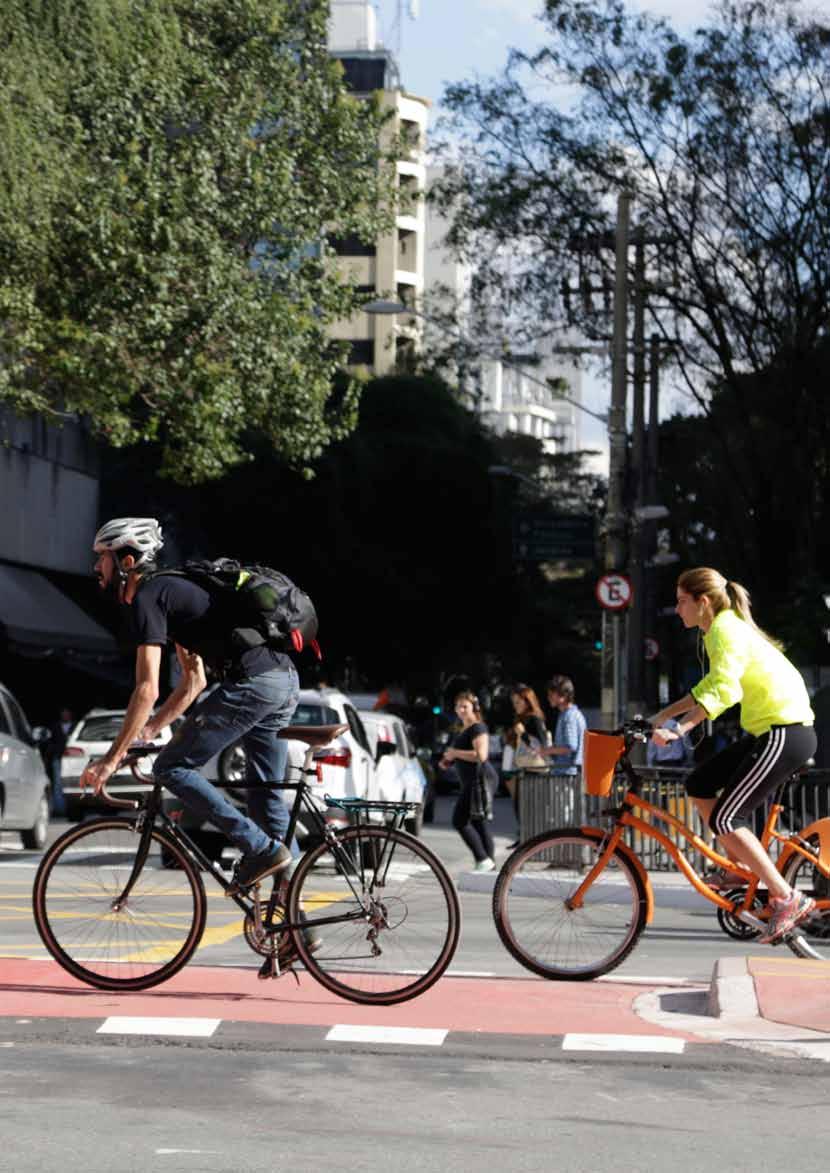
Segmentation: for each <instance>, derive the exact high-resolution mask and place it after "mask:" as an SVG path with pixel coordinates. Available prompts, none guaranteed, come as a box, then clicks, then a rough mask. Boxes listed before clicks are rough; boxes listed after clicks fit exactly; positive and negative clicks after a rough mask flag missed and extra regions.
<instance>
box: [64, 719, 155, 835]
mask: <svg viewBox="0 0 830 1173" xmlns="http://www.w3.org/2000/svg"><path fill="white" fill-rule="evenodd" d="M125 716H126V709H90V711H89V712H88V713H87V714H86V716H84V717H82V718H81V719H80V721H78V722H77V723H76V725H75V728H74V729H73V730H72V732H71V733H70V734H69V737H68V738H67V739H66V748H65V749H64V751H63V757H62V759H61V778H62V781H63V794H64V798H65V799H66V817H67V818H68V819H69V820H70V821H73V822H77V821H78V820H79V819H82V818H83V817H84V815H90V814H100V813H101V812H103V811H107V812H108V813H110V814H111V813H112V810H113V808H112V807H111V806H108V805H107V804H106V803H105V802H104V801H103V799H99V798H96V797H95V796H94V795H93V794H92V793H91V792H90V791H89V790H87V791H86V793H85V794H84V792H83V791H82V790H81V785H80V779H81V774H83V772H84V770H85V769H86V767H87V766H88V765H89V763H90V761H91V760H92V759H93V758H100V757H103V755H104V754H105V753H106V752H107V750H108V749H109V747H110V746H111V745H112V743H113V741H114V740H115V738H116V737H117V736H118V733H119V731H120V729H121V726H122V724H123V722H124V717H125ZM169 740H170V730H169V729H164V730H163V731H162V732H161V734H160V735H159V741H163V742H168V741H169ZM151 768H152V761H151V759H149V758H148V760H147V772H148V773H149V771H150V769H151ZM107 789H108V790H109V791H110V792H111V793H112V794H113V795H114V796H115V797H116V798H137V797H138V796H139V795H140V794H143V793H144V792H145V791H147V790H152V786H151V785H149V784H147V783H144V782H138V781H137V780H136V778H135V777H134V775H133V773H132V771H131V770H130V769H128V768H123V767H122V768H121V769H120V770H117V771H116V773H115V774H113V776H112V778H111V779H110V781H109V782H108V783H107Z"/></svg>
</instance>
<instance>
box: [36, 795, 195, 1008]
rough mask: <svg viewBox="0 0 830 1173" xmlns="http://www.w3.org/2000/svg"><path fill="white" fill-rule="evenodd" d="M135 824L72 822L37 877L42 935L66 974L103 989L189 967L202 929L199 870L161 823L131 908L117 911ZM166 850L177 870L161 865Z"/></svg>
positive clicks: (153, 982)
mask: <svg viewBox="0 0 830 1173" xmlns="http://www.w3.org/2000/svg"><path fill="white" fill-rule="evenodd" d="M134 828H135V823H134V821H132V820H128V819H106V818H103V819H95V820H91V821H89V822H86V823H81V824H80V825H79V826H77V827H71V828H70V829H69V830H68V831H66V832H65V833H64V834H63V835H61V837H60V838H59V839H57V840H56V841H55V842H54V843H53V844H52V846H51V847H50V848H49V850H48V851H47V852H46V854H45V855H44V857H43V859H42V860H41V863H40V867H39V868H38V870H37V873H36V875H35V882H34V888H33V892H32V904H33V909H34V918H35V924H36V925H37V930H38V932H39V934H40V938H41V940H42V941H43V943H44V945H45V946H46V948H47V949H48V950H49V952H50V953H51V955H52V956H53V957H54V959H55V960H56V961H57V962H58V964H59V965H60V966H61V967H62V968H63V969H65V970H66V971H67V973H71V974H72V975H73V977H76V978H78V979H79V980H80V981H82V982H85V983H86V984H87V985H90V986H95V987H96V988H97V989H99V990H146V989H149V988H150V987H151V986H157V985H160V984H161V983H162V982H165V981H167V979H168V978H170V977H172V976H173V974H175V973H177V972H178V971H179V970H180V969H181V968H182V966H184V965H186V964H187V962H188V961H189V960H190V958H191V957H192V956H193V954H194V953H195V952H196V949H197V948H198V945H199V942H200V940H201V938H202V933H203V932H204V927H205V918H206V915H207V899H206V896H205V887H204V882H203V881H202V877H201V874H200V872H199V869H198V867H196V865H195V864H194V863H193V862H192V860H191V859H190V857H189V856H188V855H187V854H186V853H185V852H184V851H183V850H182V849H181V848H180V847H179V845H178V844H177V843H176V842H175V840H174V839H172V838H171V837H170V836H169V835H168V834H166V832H164V831H163V830H161V829H160V828H157V827H154V828H153V830H152V832H151V836H152V842H151V850H150V853H149V855H148V858H147V860H146V861H145V864H144V866H143V868H142V870H141V872H140V873H139V875H138V877H137V879H136V882H135V884H134V886H133V889H132V891H131V893H130V895H129V897H128V899H127V904H126V907H125V908H123V909H119V910H114V909H113V907H112V901H113V900H114V899H115V898H116V897H117V896H118V895H119V894H120V892H121V891H122V890H123V885H124V883H125V881H126V880H127V879H128V877H129V874H130V869H131V867H132V864H133V861H134V859H135V855H136V849H137V847H138V844H139V842H140V840H139V836H138V834H137V833H136V832H135V829H134ZM162 851H163V852H164V853H165V855H166V856H167V858H168V859H169V858H172V859H174V860H175V864H176V870H175V871H174V872H171V871H170V870H168V868H166V867H164V866H163V864H162V859H161V855H162ZM119 860H120V861H121V862H118V861H119ZM182 904H184V911H182V910H181V906H182Z"/></svg>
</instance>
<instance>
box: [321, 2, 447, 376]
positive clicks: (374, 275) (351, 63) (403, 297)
mask: <svg viewBox="0 0 830 1173" xmlns="http://www.w3.org/2000/svg"><path fill="white" fill-rule="evenodd" d="M329 51H330V53H331V55H332V56H333V57H335V58H337V60H338V61H340V63H341V64H342V66H343V72H344V75H345V80H346V84H347V85H348V87H349V89H351V90H352V92H353V93H355V94H358V95H369V94H372V93H379V94H380V101H381V104H382V106H383V108H384V109H385V110H388V111H391V118H390V119H389V121H388V122H387V124H386V126H385V128H384V135H385V137H386V139H387V141H388V142H391V141H392V140H393V139H394V138H395V137H396V136H399V137H400V138H401V139H402V140H403V141H404V143H405V144H406V151H405V153H404V154H403V156H402V157H401V158H400V159H398V161H397V164H396V172H397V186H398V193H399V198H398V205H397V209H396V213H397V214H396V216H395V226H394V228H393V229H392V231H391V232H389V233H387V234H386V235H384V236H381V237H379V238H378V239H377V240H376V241H374V242H373V243H372V244H369V245H367V244H364V243H362V242H361V241H359V240H357V239H356V238H355V237H346V238H343V237H340V238H334V239H332V240H331V241H330V243H332V244H333V245H334V248H335V250H336V252H337V254H338V257H339V258H340V264H341V266H342V268H343V270H344V272H346V273H348V274H350V276H351V277H352V280H353V281H354V282H355V284H356V285H358V286H359V287H360V288H361V289H362V290H365V291H366V292H372V293H374V294H376V295H377V296H378V297H383V298H387V299H392V300H395V301H401V302H405V303H406V304H408V305H414V304H418V303H419V302H420V299H421V296H422V294H423V290H424V247H425V244H424V242H425V225H426V210H425V207H424V201H423V194H424V190H425V187H426V165H425V158H426V133H427V121H428V117H429V107H430V103H429V101H428V100H427V99H426V98H418V97H416V96H414V95H412V94H408V93H406V91H405V90H403V89H402V88H401V84H400V77H399V74H398V66H397V62H396V61H395V58H394V56H393V54H392V53H391V52H390V51H389V50H388V49H386V48H385V47H384V46H383V45H382V44H381V43H380V42H379V41H378V37H377V17H376V13H375V10H374V8H373V7H372V5H371V4H370V3H369V2H368V0H332V5H331V22H330V25H329ZM332 334H333V336H334V337H336V338H340V339H345V340H347V341H348V342H349V344H350V354H349V358H350V362H351V364H352V365H354V366H360V365H362V366H366V367H368V368H369V369H370V370H371V371H372V372H373V373H374V374H376V375H384V374H387V373H388V372H389V371H391V370H393V369H394V368H395V366H396V364H397V363H398V362H399V361H401V360H402V358H403V355H404V352H405V351H406V350H407V349H408V348H410V347H412V346H413V345H415V344H416V342H417V338H418V335H419V330H418V328H417V326H416V325H413V321H412V318H411V317H406V316H404V315H401V316H398V315H382V316H381V315H370V314H357V315H356V316H355V317H354V318H352V319H350V320H349V321H347V322H340V323H338V324H337V325H336V326H334V327H333V328H332Z"/></svg>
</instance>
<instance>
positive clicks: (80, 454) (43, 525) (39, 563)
mask: <svg viewBox="0 0 830 1173" xmlns="http://www.w3.org/2000/svg"><path fill="white" fill-rule="evenodd" d="M98 475H99V460H98V454H97V451H96V449H95V445H94V444H93V442H92V441H91V439H90V437H89V435H88V433H87V432H86V430H85V429H84V428H83V427H82V425H81V424H79V423H77V422H75V421H67V422H66V423H65V424H64V426H63V427H61V428H56V427H50V426H47V424H46V423H45V421H44V420H43V419H42V418H41V417H39V416H32V417H28V418H18V417H17V416H15V415H14V414H13V413H12V412H10V411H8V410H6V409H3V408H0V561H6V562H19V563H22V564H24V565H25V566H30V567H32V568H33V569H44V570H60V571H68V572H69V573H74V574H88V573H89V572H90V570H91V567H92V553H91V541H92V537H93V535H94V533H95V530H96V528H97V525H98V521H99V518H98Z"/></svg>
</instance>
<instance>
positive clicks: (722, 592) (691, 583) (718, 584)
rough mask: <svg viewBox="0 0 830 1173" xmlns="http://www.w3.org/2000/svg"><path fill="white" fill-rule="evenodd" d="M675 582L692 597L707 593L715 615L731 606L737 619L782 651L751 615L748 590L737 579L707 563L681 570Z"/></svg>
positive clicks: (776, 641)
mask: <svg viewBox="0 0 830 1173" xmlns="http://www.w3.org/2000/svg"><path fill="white" fill-rule="evenodd" d="M677 585H678V587H679V588H680V589H681V590H682V591H685V592H686V593H687V594H689V595H691V596H692V598H694V599H699V598H700V596H701V595H706V597H707V599H708V600H709V602H710V603H711V605H712V611H713V613H714V614H715V615H719V614H720V612H721V611H726V610H730V609H731V610H732V611H734V612H735V614H736V615H737V616H738V618H739V619H742V620H743V621H744V623H746V624H748V625H749V626H750V627H751V628H753V629H754V630H755V631H757V632H758V634H759V635H760V636H763V638H764V639H765V640H767V642H768V643H771V644H772V645H773V647H776V648H778V650H779V651H781V650H782V649H781V644H780V643H779V641H778V640H777V639H774V638H773V636H771V635H768V634H767V632H765V631H762V630H761V628H760V627H759V626H758V624H757V623H756V622H755V620H754V619H753V618H752V600H751V598H750V595H749V591H748V590H747V589H746V587H744V586H741V584H740V583H739V582H732V581H730V580H727V579H725V578H724V577H723V575H722V574H721V573H720V572H719V571H717V570H712V569H711V567H709V566H699V567H697V568H696V569H694V570H684V571H683V573H682V574H681V575H680V577H679V578H678V580H677Z"/></svg>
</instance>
